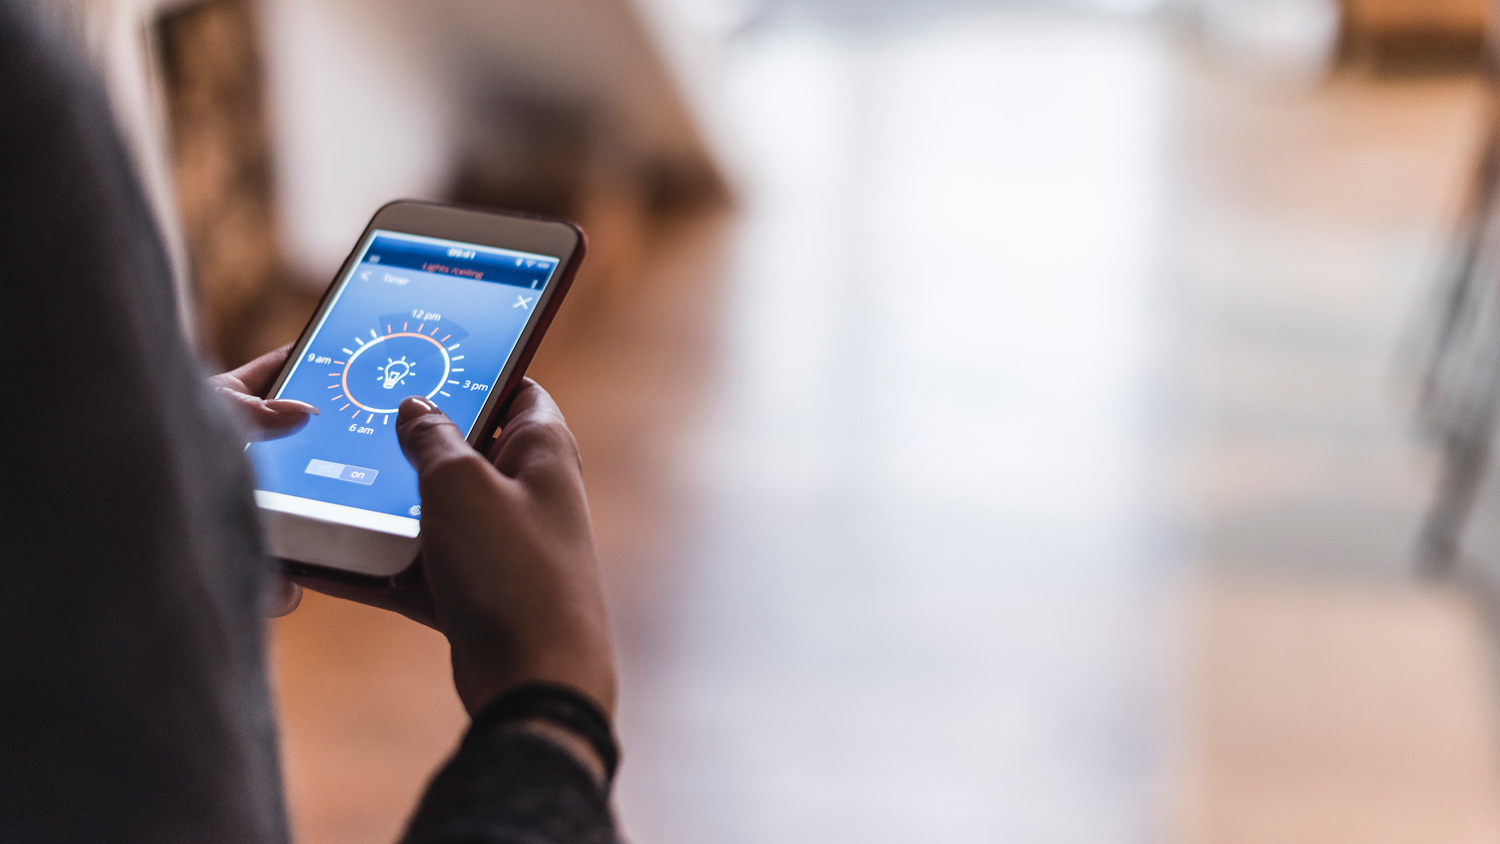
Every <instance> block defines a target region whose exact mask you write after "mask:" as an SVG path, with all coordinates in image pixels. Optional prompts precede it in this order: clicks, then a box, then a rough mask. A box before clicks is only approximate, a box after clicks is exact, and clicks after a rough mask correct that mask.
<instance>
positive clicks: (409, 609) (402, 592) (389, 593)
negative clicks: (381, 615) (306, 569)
mask: <svg viewBox="0 0 1500 844" xmlns="http://www.w3.org/2000/svg"><path fill="white" fill-rule="evenodd" d="M290 578H291V580H292V581H294V582H296V583H297V584H298V586H300V587H305V588H307V589H311V590H313V591H314V592H320V593H322V594H324V595H328V596H329V597H332V598H340V599H342V600H345V601H353V602H355V603H357V604H364V605H365V606H367V607H374V608H376V609H380V610H387V611H390V612H394V613H399V614H400V615H403V616H405V617H407V618H409V619H411V620H412V621H415V622H417V623H418V624H423V625H426V626H428V627H431V628H432V629H434V630H439V631H440V632H441V628H439V627H438V622H437V612H436V611H435V610H434V609H433V606H432V596H431V594H429V593H428V591H427V584H426V581H425V580H422V579H421V578H417V579H414V580H413V581H412V582H410V583H404V584H402V585H400V586H366V585H364V584H360V583H349V582H345V581H342V580H328V579H325V578H321V577H318V576H317V575H312V574H294V575H290Z"/></svg>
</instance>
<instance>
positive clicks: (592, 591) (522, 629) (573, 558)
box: [299, 379, 616, 714]
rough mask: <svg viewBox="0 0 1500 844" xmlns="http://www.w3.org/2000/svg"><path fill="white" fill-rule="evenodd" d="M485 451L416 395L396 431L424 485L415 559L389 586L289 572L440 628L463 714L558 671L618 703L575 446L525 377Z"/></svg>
mask: <svg viewBox="0 0 1500 844" xmlns="http://www.w3.org/2000/svg"><path fill="white" fill-rule="evenodd" d="M502 431H503V432H502V433H501V435H500V437H499V439H498V440H496V442H495V444H494V447H493V448H491V449H490V452H489V459H485V456H484V455H482V454H480V453H479V452H478V451H475V450H474V448H473V447H472V446H470V445H469V444H468V442H467V441H466V440H465V439H464V435H463V433H462V432H461V431H459V429H458V426H456V425H454V424H453V422H452V421H451V420H449V419H448V417H447V416H446V415H444V414H443V413H442V411H440V410H438V409H437V407H436V406H434V405H433V404H431V403H430V402H428V401H427V400H425V399H422V398H417V397H411V398H408V399H406V400H405V401H403V402H402V403H401V410H400V413H399V415H398V417H397V422H396V435H397V437H398V438H399V439H400V441H401V448H402V451H404V452H405V454H406V457H407V460H409V461H410V462H411V464H412V466H413V467H414V468H415V469H416V470H417V478H418V481H419V483H420V487H421V493H422V561H421V565H420V567H419V570H418V573H417V576H416V577H414V578H413V579H411V580H410V581H408V582H407V583H405V584H404V585H402V586H399V587H396V588H389V589H387V588H377V587H366V586H351V585H348V584H343V583H333V582H328V581H322V580H318V579H315V578H299V581H300V582H301V583H303V584H304V585H306V586H308V587H309V588H313V589H316V590H318V591H320V592H325V593H327V594H330V595H336V596H339V597H344V598H349V599H352V600H356V601H360V602H362V603H367V604H371V605H374V606H378V607H383V608H385V609H389V610H393V611H396V612H399V613H401V614H403V615H405V616H407V617H409V618H412V619H415V620H417V621H420V622H422V623H424V624H427V625H428V626H431V627H433V628H435V629H437V630H438V631H440V632H442V633H443V634H444V635H445V636H447V637H448V642H449V644H450V645H451V646H452V650H453V681H454V684H455V686H457V688H458V694H459V697H460V698H461V699H462V700H463V703H464V706H465V707H466V708H467V709H468V710H469V712H470V713H474V712H477V711H478V710H480V709H481V708H483V707H484V705H485V704H486V703H488V702H490V701H491V700H494V699H495V698H497V697H499V696H500V695H501V694H504V693H505V692H506V691H508V690H510V689H512V688H515V687H516V686H518V685H521V684H523V683H528V682H535V681H546V682H553V683H561V684H564V685H567V686H570V687H572V688H575V689H577V690H579V691H581V692H583V693H584V694H587V695H589V696H590V697H591V698H593V699H594V701H595V702H596V703H598V704H599V706H600V707H602V708H603V709H604V711H605V712H606V713H608V714H612V713H613V711H614V705H615V685H616V678H615V665H614V650H613V645H612V643H611V638H610V632H609V622H608V618H607V616H606V612H605V608H604V594H603V589H602V587H601V584H600V579H599V565H598V561H597V559H596V557H595V553H594V539H593V529H592V527H591V525H590V523H589V512H588V501H587V500H586V498H585V496H584V490H583V475H582V469H581V466H580V463H579V458H578V446H577V444H576V443H575V442H574V440H573V434H572V432H570V431H569V430H568V427H567V424H566V423H565V422H564V421H563V417H562V413H561V412H559V411H558V409H557V405H556V404H554V403H553V401H552V399H551V397H550V396H548V395H547V393H546V392H545V391H544V390H542V388H541V387H538V386H537V385H536V384H535V383H534V382H532V381H531V380H530V379H527V380H526V381H525V382H524V384H523V385H522V387H521V390H520V392H519V393H518V394H517V395H516V397H515V399H514V401H512V402H511V405H510V410H509V412H508V414H507V417H506V420H505V423H504V426H503V428H502Z"/></svg>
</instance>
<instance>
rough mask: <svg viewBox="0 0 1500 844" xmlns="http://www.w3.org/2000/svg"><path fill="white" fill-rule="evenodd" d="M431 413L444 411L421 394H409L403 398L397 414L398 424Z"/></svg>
mask: <svg viewBox="0 0 1500 844" xmlns="http://www.w3.org/2000/svg"><path fill="white" fill-rule="evenodd" d="M429 413H442V411H441V410H438V406H437V405H435V404H433V403H432V402H430V401H428V400H427V399H424V398H422V397H421V396H407V397H406V398H404V399H402V400H401V407H400V408H399V409H398V411H397V414H396V424H397V425H399V424H401V423H402V422H405V421H406V420H408V419H415V418H417V417H418V416H426V415H427V414H429Z"/></svg>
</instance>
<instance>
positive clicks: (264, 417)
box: [208, 343, 318, 618]
mask: <svg viewBox="0 0 1500 844" xmlns="http://www.w3.org/2000/svg"><path fill="white" fill-rule="evenodd" d="M291 351H292V346H291V344H290V343H288V344H287V345H285V346H282V347H281V348H279V349H277V350H275V351H272V352H266V353H265V354H263V355H261V356H260V357H258V358H256V359H255V360H252V361H250V362H249V363H247V364H245V365H244V366H242V367H240V368H239V369H234V370H230V371H229V372H225V373H222V374H220V375H215V376H213V377H212V378H210V379H208V383H209V386H211V387H213V389H214V392H216V393H218V394H219V395H220V396H222V397H223V398H224V400H225V401H227V402H228V403H229V405H230V406H231V407H233V408H235V410H236V412H238V414H239V416H240V418H241V419H242V420H244V422H245V427H246V429H247V430H248V431H249V432H250V435H251V436H252V437H254V438H255V439H257V440H274V439H278V438H280V437H285V436H290V435H291V434H295V433H297V432H298V431H300V430H302V429H303V427H305V426H306V425H307V420H308V419H309V418H311V417H313V416H317V415H318V408H317V407H316V406H314V405H310V404H308V403H306V402H300V401H293V400H292V399H271V400H269V401H267V400H266V399H263V398H261V396H262V395H264V394H265V392H266V391H267V390H269V389H270V388H271V382H272V381H273V380H275V378H276V373H278V372H280V371H281V368H282V367H283V366H285V365H286V358H287V355H289V354H291ZM277 581H278V582H277V587H276V597H275V599H274V601H273V602H272V609H271V617H272V618H278V617H280V616H283V615H286V614H288V613H290V612H291V611H292V610H295V609H296V608H297V605H298V604H300V603H302V587H301V586H298V585H297V584H295V583H293V582H291V581H290V580H287V579H286V577H284V576H280V575H278V577H277Z"/></svg>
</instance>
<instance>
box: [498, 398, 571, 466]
mask: <svg viewBox="0 0 1500 844" xmlns="http://www.w3.org/2000/svg"><path fill="white" fill-rule="evenodd" d="M489 457H490V462H492V463H493V464H494V465H495V468H497V469H499V470H500V473H501V474H503V475H505V476H506V477H510V478H518V479H522V480H527V479H528V478H527V477H526V476H530V478H529V480H530V481H532V482H541V481H542V480H543V479H545V478H549V477H550V478H554V479H555V478H556V477H560V476H559V475H558V473H557V470H562V476H569V475H570V476H577V475H578V472H579V469H580V468H581V466H580V464H581V461H580V458H579V456H578V443H577V441H576V440H574V439H573V432H572V431H570V430H568V423H567V421H566V420H564V419H563V415H562V411H561V410H559V409H558V407H557V402H555V401H553V400H552V397H551V396H550V395H548V394H547V391H546V390H544V389H542V388H541V387H540V386H539V385H538V384H537V383H536V382H535V381H533V380H531V379H530V378H527V379H524V380H522V382H521V388H520V389H519V390H517V391H516V397H515V398H514V399H512V400H511V403H510V407H508V408H507V409H506V413H505V421H504V422H502V423H501V426H500V435H499V436H498V437H497V438H496V439H495V444H494V445H493V446H491V448H490V451H489Z"/></svg>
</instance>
